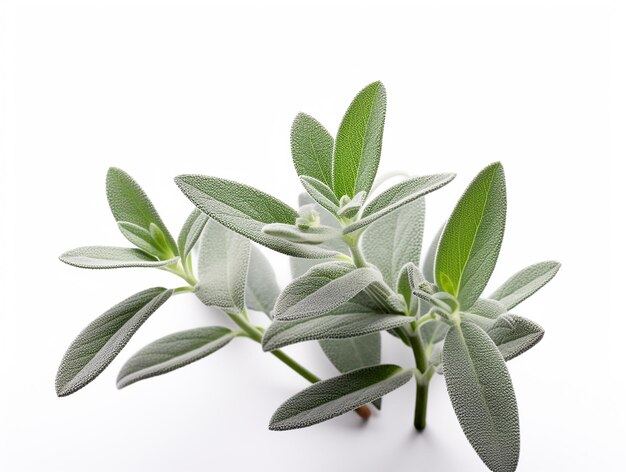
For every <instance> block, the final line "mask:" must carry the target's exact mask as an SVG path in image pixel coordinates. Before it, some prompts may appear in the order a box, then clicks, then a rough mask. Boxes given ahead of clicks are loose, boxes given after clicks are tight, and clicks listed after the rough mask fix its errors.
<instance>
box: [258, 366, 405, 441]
mask: <svg viewBox="0 0 626 472" xmlns="http://www.w3.org/2000/svg"><path fill="white" fill-rule="evenodd" d="M412 377H413V373H412V372H411V371H409V370H404V369H402V367H399V366H397V365H391V364H383V365H377V366H371V367H365V368H363V369H359V370H355V371H352V372H349V373H347V374H343V375H340V376H338V377H333V378H330V379H328V380H323V381H321V382H317V383H315V384H313V385H311V386H310V387H308V388H306V389H304V390H302V391H301V392H299V393H297V394H296V395H294V396H293V397H291V398H289V399H288V400H287V401H286V402H284V403H283V404H282V405H281V406H280V407H278V409H277V410H276V412H275V413H274V415H273V416H272V419H271V420H270V426H269V427H270V429H271V430H273V431H283V430H288V429H296V428H305V427H307V426H312V425H314V424H317V423H321V422H322V421H326V420H329V419H331V418H334V417H336V416H339V415H342V414H344V413H347V412H348V411H351V410H353V409H355V408H357V407H359V406H361V405H365V404H367V403H369V402H371V401H374V400H376V399H378V398H380V397H382V396H383V395H386V394H387V393H389V392H391V391H393V390H395V389H397V388H398V387H401V386H402V385H404V384H405V383H407V382H408V381H409V380H411V378H412Z"/></svg>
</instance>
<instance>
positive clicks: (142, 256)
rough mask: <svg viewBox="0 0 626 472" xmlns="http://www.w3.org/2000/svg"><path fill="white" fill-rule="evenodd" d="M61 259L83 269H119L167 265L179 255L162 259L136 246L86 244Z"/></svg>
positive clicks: (172, 262) (175, 260)
mask: <svg viewBox="0 0 626 472" xmlns="http://www.w3.org/2000/svg"><path fill="white" fill-rule="evenodd" d="M59 259H60V260H61V261H63V262H65V263H66V264H69V265H72V266H75V267H81V268H83V269H118V268H123V267H165V266H168V265H170V264H175V263H176V262H177V261H178V259H179V257H174V258H172V259H169V260H166V261H160V260H158V259H157V258H155V257H152V256H150V255H148V254H146V253H145V252H143V251H141V250H139V249H135V248H125V247H110V246H85V247H79V248H76V249H72V250H71V251H67V252H64V253H63V254H61V255H60V256H59Z"/></svg>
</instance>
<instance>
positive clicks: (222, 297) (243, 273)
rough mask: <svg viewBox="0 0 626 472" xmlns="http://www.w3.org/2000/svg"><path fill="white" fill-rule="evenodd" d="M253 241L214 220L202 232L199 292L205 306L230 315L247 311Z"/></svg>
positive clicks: (197, 290) (196, 290)
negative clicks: (249, 268)
mask: <svg viewBox="0 0 626 472" xmlns="http://www.w3.org/2000/svg"><path fill="white" fill-rule="evenodd" d="M249 259H250V241H249V240H248V239H246V238H244V237H243V236H240V235H239V234H237V233H235V232H233V231H230V230H229V229H228V228H225V227H224V226H222V225H220V224H219V223H217V222H215V221H212V220H210V221H209V222H208V223H207V224H206V226H205V228H204V232H203V233H202V237H201V241H200V253H199V255H198V284H197V285H196V287H195V293H196V295H197V296H198V298H199V299H200V300H201V301H202V303H204V304H205V305H209V306H214V307H217V308H220V309H221V310H224V311H226V312H232V313H241V312H243V310H244V308H245V294H246V278H247V276H248V264H249Z"/></svg>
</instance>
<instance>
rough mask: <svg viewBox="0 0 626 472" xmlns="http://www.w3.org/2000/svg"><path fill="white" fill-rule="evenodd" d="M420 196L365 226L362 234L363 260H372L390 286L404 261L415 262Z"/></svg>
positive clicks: (419, 232)
mask: <svg viewBox="0 0 626 472" xmlns="http://www.w3.org/2000/svg"><path fill="white" fill-rule="evenodd" d="M424 214H425V205H424V199H423V198H420V199H419V200H416V201H415V202H412V203H411V204H409V205H406V206H405V207H403V208H401V209H399V210H398V211H395V212H393V213H390V214H388V215H386V216H384V217H382V218H380V219H379V220H377V221H375V222H374V223H372V224H371V225H369V226H368V227H367V229H366V230H365V232H364V233H363V236H362V243H361V244H362V247H363V253H364V254H365V260H367V262H369V263H371V264H374V265H375V266H376V267H378V269H379V270H380V271H381V273H382V274H383V278H384V279H385V282H387V285H389V286H390V287H395V286H396V281H397V278H398V274H399V273H400V270H401V269H402V267H403V266H404V265H405V264H406V263H407V262H413V263H414V264H416V265H418V264H419V261H420V252H421V249H422V234H423V232H424Z"/></svg>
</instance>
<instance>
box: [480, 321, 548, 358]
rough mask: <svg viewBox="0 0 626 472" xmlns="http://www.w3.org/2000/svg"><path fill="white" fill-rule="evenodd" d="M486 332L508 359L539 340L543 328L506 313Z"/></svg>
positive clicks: (526, 349)
mask: <svg viewBox="0 0 626 472" xmlns="http://www.w3.org/2000/svg"><path fill="white" fill-rule="evenodd" d="M487 334H489V336H490V337H491V339H493V342H494V343H495V344H496V346H498V349H499V350H500V352H501V353H502V356H503V357H504V360H507V361H508V360H511V359H513V358H514V357H517V356H519V355H520V354H522V353H524V352H526V351H528V350H529V349H530V348H531V347H533V346H534V345H535V344H537V343H538V342H539V341H541V339H542V338H543V334H544V330H543V328H542V327H541V326H539V325H538V324H537V323H535V322H533V321H531V320H529V319H526V318H523V317H521V316H518V315H513V314H511V313H508V314H506V315H502V316H501V317H499V318H498V319H497V320H496V322H495V323H494V325H493V326H492V327H491V328H490V329H489V331H487Z"/></svg>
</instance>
